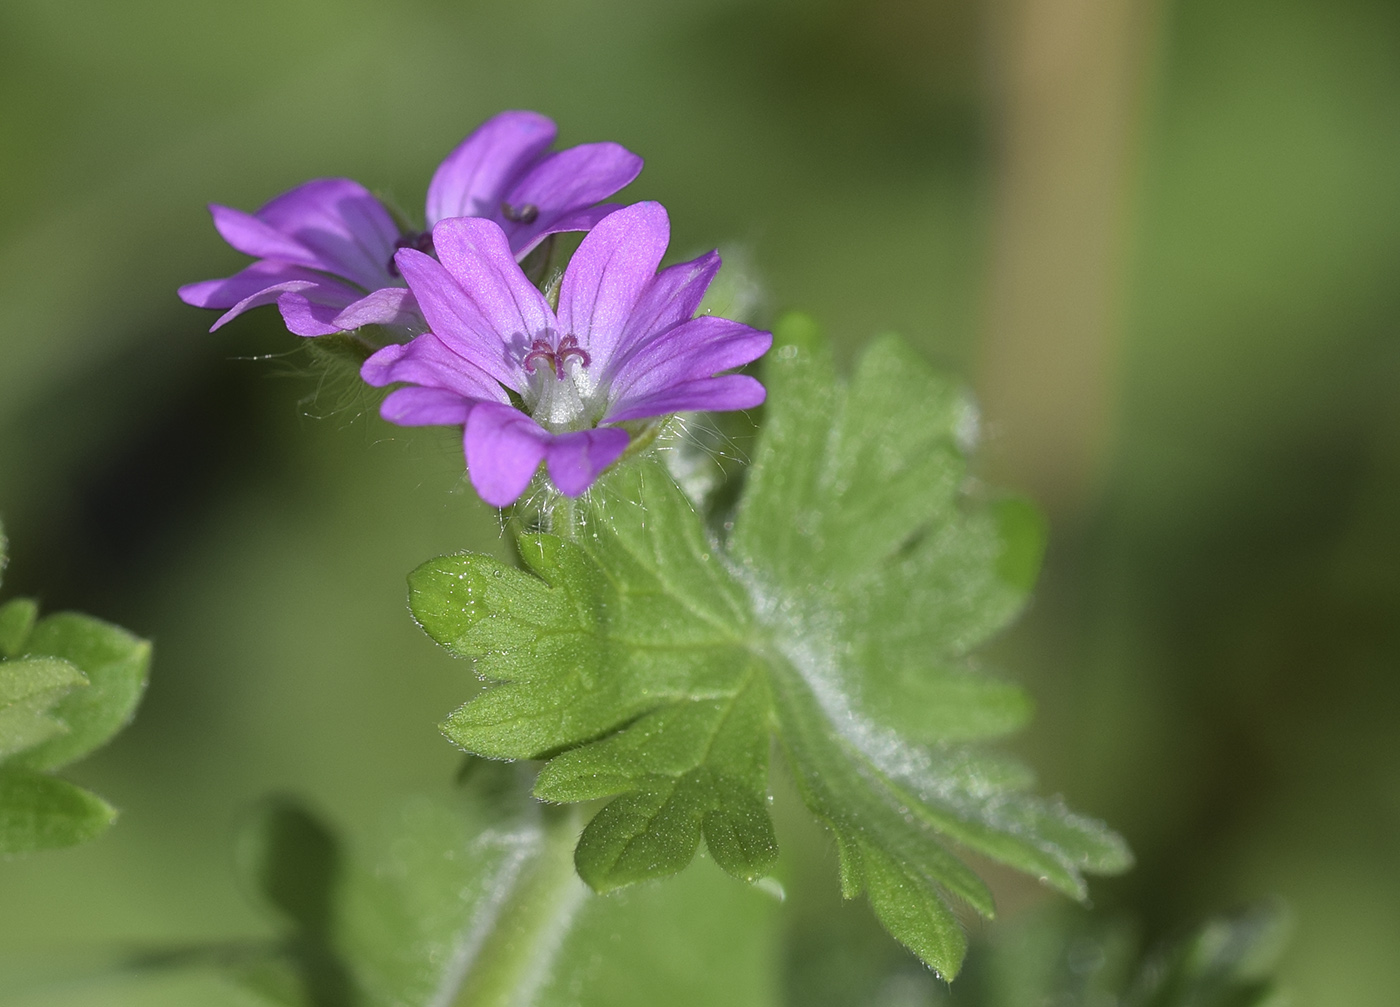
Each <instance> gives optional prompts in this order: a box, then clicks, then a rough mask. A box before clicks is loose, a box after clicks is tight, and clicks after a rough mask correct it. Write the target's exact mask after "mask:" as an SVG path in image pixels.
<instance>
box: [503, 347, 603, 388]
mask: <svg viewBox="0 0 1400 1007" xmlns="http://www.w3.org/2000/svg"><path fill="white" fill-rule="evenodd" d="M570 357H578V361H579V364H580V365H581V366H583V367H587V366H588V365H589V364H591V363H593V358H592V357H590V356H589V355H588V351H587V350H585V349H584V348H583V347H582V346H580V345H579V344H578V337H577V336H565V337H564V338H563V339H561V340H559V345H558V346H551V345H550V344H549V340H547V339H536V340H535V341H534V342H533V343H531V344H530V352H529V353H527V354H525V359H524V360H523V361H521V366H522V367H524V368H525V369H526V370H527V371H529V372H530V373H531V374H534V373H535V370H536V366H535V365H536V364H538V363H539V362H540V361H541V360H543V361H544V362H545V363H546V364H548V365H549V366H550V368H551V369H552V370H553V371H554V376H555V377H557V378H558V379H559V380H560V381H563V380H564V376H565V374H564V365H565V364H567V363H568V362H569V358H570Z"/></svg>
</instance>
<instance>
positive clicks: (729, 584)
mask: <svg viewBox="0 0 1400 1007" xmlns="http://www.w3.org/2000/svg"><path fill="white" fill-rule="evenodd" d="M775 342H776V348H775V350H774V352H773V353H772V354H771V356H770V359H769V364H768V368H767V371H766V373H765V379H766V381H767V385H768V389H769V397H768V401H767V404H766V406H765V420H764V425H763V428H762V430H761V433H760V440H759V445H758V449H757V451H756V455H755V460H754V463H753V465H752V467H751V468H750V470H749V472H748V474H747V481H746V485H745V489H744V492H743V495H742V497H741V498H740V500H739V502H738V506H737V509H736V511H735V513H734V517H733V521H732V523H731V524H730V525H729V526H728V527H731V528H732V532H731V534H730V536H729V539H728V542H727V544H726V545H725V546H724V547H721V546H720V545H719V544H718V543H716V542H715V541H713V540H712V539H711V538H710V537H709V535H708V533H707V530H706V526H705V524H704V522H703V521H702V520H701V519H700V517H699V516H698V515H697V514H696V512H695V510H694V508H693V507H692V505H691V504H690V502H689V501H688V500H687V498H686V497H685V495H684V494H683V493H682V492H681V491H680V489H679V488H678V487H677V486H676V484H675V482H674V481H673V480H672V479H671V477H670V476H669V475H668V473H667V471H666V469H665V468H664V467H663V466H662V465H661V464H660V463H659V462H657V461H655V460H645V459H642V460H637V461H633V462H629V463H626V464H622V465H618V466H617V467H615V468H614V469H613V470H612V471H611V472H609V473H608V474H607V475H605V476H604V478H603V479H601V480H599V482H598V483H597V484H596V485H595V486H594V488H593V489H592V491H591V492H590V493H589V495H588V496H587V497H586V498H585V499H584V501H583V504H582V506H576V507H575V509H574V511H573V513H574V515H575V518H574V523H575V527H574V529H572V530H571V536H570V538H569V539H567V540H566V539H563V538H560V537H558V536H555V535H550V534H525V535H522V536H521V537H520V538H519V541H518V546H519V551H520V555H521V558H522V559H523V561H524V564H525V566H526V570H525V571H517V570H513V569H511V568H509V567H507V566H505V565H504V564H501V563H499V562H497V561H495V560H493V559H490V558H487V557H482V556H471V555H459V556H449V557H444V558H442V559H438V560H434V561H432V562H430V563H428V564H425V565H424V566H423V567H421V568H419V570H417V571H415V573H414V574H413V575H412V577H411V578H410V604H411V607H412V609H413V612H414V615H415V616H416V617H417V619H418V620H419V622H420V623H421V624H422V626H423V627H424V629H425V630H426V631H427V632H428V633H429V634H430V635H431V636H432V637H433V638H434V639H436V640H438V641H439V642H440V643H442V644H443V645H444V646H446V647H448V648H449V649H451V650H452V651H453V652H454V653H456V654H458V655H460V656H463V657H467V658H472V659H474V660H475V661H476V667H477V671H478V673H479V674H480V675H481V676H482V677H483V678H484V679H486V680H487V682H488V683H489V684H488V687H487V688H486V689H484V690H483V691H482V692H481V693H479V694H478V695H477V696H476V697H475V698H474V699H472V700H471V701H470V702H468V703H467V704H466V705H464V706H463V707H461V708H460V709H458V710H457V711H456V712H454V713H453V714H452V715H451V716H450V717H449V718H448V720H447V722H446V723H445V724H444V725H443V730H444V732H445V733H446V734H447V735H448V737H450V738H451V739H452V740H453V741H455V742H456V743H457V744H458V745H460V746H462V747H463V748H465V749H466V750H468V751H471V752H475V753H478V754H481V755H488V756H491V757H494V758H505V759H547V760H549V762H548V765H547V766H546V767H545V768H544V769H543V771H542V772H541V774H540V776H539V779H538V781H537V783H536V787H535V793H536V795H537V796H539V797H542V798H544V799H546V800H550V801H560V802H573V801H587V800H595V799H606V798H611V799H612V800H611V803H609V804H607V805H606V806H605V807H604V808H603V809H602V810H601V811H600V812H599V813H598V814H597V815H596V816H595V817H594V818H593V820H592V822H590V823H589V825H588V827H587V828H586V829H585V830H584V832H583V835H582V837H581V839H580V841H579V845H578V848H577V850H576V863H577V867H578V870H579V873H580V875H581V876H582V877H583V878H584V879H585V880H586V881H588V882H589V884H590V885H592V886H593V887H594V888H596V889H598V890H600V891H606V890H610V889H614V888H617V887H620V886H625V885H628V884H631V883H633V882H637V881H641V880H643V879H646V878H652V877H658V876H661V875H665V874H672V873H675V872H677V871H679V870H680V869H681V868H683V867H684V866H685V865H686V864H687V863H688V862H689V861H690V860H691V858H692V857H693V856H694V854H695V852H696V851H697V850H698V849H699V845H700V840H701V838H704V839H705V841H706V844H707V846H708V847H709V850H710V852H711V854H712V855H713V857H714V859H715V861H716V862H717V863H719V864H720V866H722V867H723V868H724V869H725V870H727V871H729V873H731V874H733V875H735V876H736V877H740V878H743V879H745V880H750V881H752V880H755V879H757V878H760V877H762V876H763V874H764V873H765V872H766V871H767V869H768V868H769V866H770V865H771V864H772V862H773V858H774V856H775V855H776V849H777V847H776V843H775V842H774V840H773V829H772V823H771V820H770V818H769V815H768V810H767V806H766V796H767V794H766V789H767V788H766V777H767V757H768V751H769V747H770V744H771V741H772V740H773V739H774V738H776V740H777V742H778V748H779V750H781V751H782V752H783V754H784V756H785V757H786V759H787V761H788V763H789V765H790V766H791V769H792V772H793V776H794V778H795V780H796V782H797V786H798V789H799V791H800V792H801V794H802V796H803V798H804V800H805V801H806V803H807V805H808V806H809V807H810V809H811V810H812V811H813V812H814V813H815V814H816V815H817V816H818V817H820V818H821V819H822V820H823V821H824V822H826V823H827V824H828V825H829V826H830V828H831V829H832V831H833V832H834V834H835V836H836V842H837V848H838V851H839V855H840V863H841V881H842V890H843V892H845V893H846V894H847V895H849V896H854V895H855V894H858V893H859V892H861V891H865V892H866V893H867V894H868V896H869V898H870V901H871V904H872V906H873V907H874V908H875V911H876V913H877V915H878V916H879V917H880V918H881V920H882V921H883V922H884V924H885V926H886V927H887V928H888V929H889V930H890V932H891V933H892V934H894V935H895V936H896V937H897V938H899V939H900V940H902V941H903V942H905V943H906V944H907V945H908V946H909V947H910V948H912V949H913V950H914V951H915V952H916V953H917V954H919V955H920V956H921V957H923V959H924V961H925V962H927V963H928V964H929V965H930V966H932V967H933V968H935V969H937V970H938V971H939V972H940V973H942V974H943V975H945V976H948V977H951V976H952V975H953V974H955V973H956V971H957V969H958V967H959V964H960V962H961V958H962V955H963V952H964V949H965V941H964V938H963V936H962V932H961V930H960V928H959V926H958V924H957V920H956V917H955V915H954V913H953V911H952V908H951V906H952V904H953V903H955V902H960V903H963V904H965V905H967V906H969V907H971V908H972V909H974V910H976V911H977V912H978V913H981V914H982V915H984V916H990V915H992V913H993V909H994V907H993V905H992V898H991V894H990V892H989V891H988V889H987V886H986V885H985V884H984V883H983V882H982V881H981V879H980V878H978V876H977V874H976V873H975V872H974V871H973V870H972V869H971V868H970V867H968V866H967V865H966V864H965V863H964V862H963V860H962V859H961V856H960V854H961V853H962V851H964V850H968V851H972V852H975V853H978V854H980V855H982V856H985V857H989V858H991V859H993V860H997V861H1000V862H1002V863H1004V864H1007V865H1010V866H1012V867H1015V868H1017V869H1020V870H1023V871H1026V872H1028V873H1031V874H1032V875H1034V876H1036V877H1039V878H1041V879H1042V880H1044V881H1045V882H1046V883H1047V884H1049V885H1052V886H1053V887H1055V888H1058V889H1060V890H1061V891H1064V892H1066V893H1067V894H1069V895H1071V896H1074V897H1076V898H1083V897H1084V894H1085V883H1084V877H1083V875H1084V874H1086V873H1109V872H1114V871H1118V870H1122V869H1124V868H1125V867H1126V866H1127V865H1128V863H1129V860H1130V858H1129V855H1128V853H1127V848H1126V847H1125V846H1124V844H1123V842H1122V840H1121V839H1119V838H1118V837H1117V836H1116V835H1114V834H1113V833H1112V832H1110V831H1109V830H1108V829H1107V828H1106V827H1104V826H1103V825H1102V824H1101V823H1099V822H1095V821H1092V820H1090V819H1087V818H1083V817H1081V816H1078V815H1075V814H1073V813H1071V812H1070V811H1068V810H1067V809H1066V808H1065V807H1064V806H1063V804H1062V803H1060V802H1059V801H1058V800H1045V799H1042V798H1038V797H1035V796H1033V795H1031V794H1029V793H1027V790H1028V788H1029V785H1030V782H1031V781H1030V778H1029V775H1030V774H1029V773H1028V772H1027V771H1026V770H1025V769H1024V768H1023V767H1021V766H1019V765H1018V764H1016V763H1014V762H1013V761H1011V760H1008V759H1006V758H1004V757H1001V756H997V755H994V754H992V753H989V752H987V751H986V750H985V749H983V748H981V747H974V746H973V745H972V744H971V743H972V742H982V741H984V740H986V739H989V738H992V737H995V736H998V735H1002V734H1005V733H1007V732H1008V731H1011V730H1014V729H1015V728H1017V727H1019V726H1020V725H1021V724H1022V723H1024V721H1025V720H1026V718H1027V717H1028V716H1029V713H1030V702H1029V700H1028V699H1027V698H1026V697H1025V695H1024V694H1023V693H1022V692H1021V690H1019V689H1017V688H1016V687H1014V686H1011V685H1009V684H1006V683H1004V682H1000V681H997V680H996V679H993V678H990V677H988V676H986V675H985V674H984V673H983V672H982V671H981V669H979V668H978V667H977V666H976V664H975V663H974V662H973V660H972V658H971V653H972V651H973V650H974V649H975V648H976V647H978V646H979V645H981V644H982V643H984V642H985V641H986V640H987V639H988V638H990V637H991V636H993V635H994V634H995V633H997V632H999V631H1000V630H1001V629H1002V628H1004V627H1005V626H1006V625H1007V624H1008V623H1009V622H1010V620H1011V619H1013V618H1014V617H1015V616H1016V614H1017V613H1018V612H1019V611H1020V609H1021V608H1022V606H1023V605H1024V604H1025V600H1026V593H1027V591H1028V589H1029V587H1030V584H1031V582H1032V581H1033V579H1034V576H1035V572H1036V570H1037V569H1038V566H1039V562H1040V555H1041V552H1042V550H1043V547H1044V530H1045V529H1044V522H1043V521H1041V520H1040V518H1039V516H1038V515H1037V514H1036V513H1035V511H1034V510H1033V509H1032V508H1030V507H1029V506H1028V505H1025V504H1023V503H1021V502H1019V501H1015V500H1000V501H997V502H994V503H990V504H988V503H985V502H981V501H979V500H978V499H975V498H972V497H969V496H968V494H967V492H966V490H967V485H968V480H967V478H966V469H967V462H966V457H965V455H966V451H967V448H968V445H969V442H970V440H971V439H972V436H973V434H974V432H975V429H976V414H975V411H974V410H973V407H972V405H971V403H970V400H969V399H968V397H967V395H966V394H964V393H963V391H962V390H961V389H960V388H958V387H957V386H956V385H955V384H954V383H952V382H949V381H947V380H946V379H944V378H942V377H940V376H939V375H937V374H935V373H934V372H933V371H932V370H930V369H929V368H928V367H927V366H926V365H925V364H924V363H923V362H922V361H921V360H920V359H919V358H918V357H917V355H915V354H914V353H913V352H912V351H911V350H910V349H909V348H908V347H907V346H905V345H904V344H903V343H902V342H900V341H899V340H898V339H895V338H893V337H888V338H885V339H881V340H879V341H877V342H876V343H875V344H873V345H872V346H871V347H870V348H869V350H867V352H866V353H865V354H864V355H863V356H862V358H861V359H860V361H859V363H858V365H857V368H856V372H855V375H854V376H853V377H852V379H851V380H850V382H848V383H847V382H843V381H840V380H838V379H837V377H836V374H835V369H834V366H833V363H832V359H831V354H830V352H829V350H828V349H827V348H826V346H825V344H824V343H823V342H822V341H821V339H820V338H819V336H818V335H817V333H816V331H815V329H814V327H813V326H812V325H811V323H810V322H809V321H807V320H805V319H802V318H799V317H794V318H791V319H789V320H787V321H786V322H784V323H783V324H782V325H781V326H779V329H778V332H777V333H776V340H775Z"/></svg>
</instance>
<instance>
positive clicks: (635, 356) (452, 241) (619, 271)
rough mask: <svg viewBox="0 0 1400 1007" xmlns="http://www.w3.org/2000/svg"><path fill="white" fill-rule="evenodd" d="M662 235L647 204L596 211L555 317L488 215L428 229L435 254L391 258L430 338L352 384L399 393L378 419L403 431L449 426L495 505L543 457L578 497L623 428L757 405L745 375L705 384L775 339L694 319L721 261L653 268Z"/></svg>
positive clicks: (403, 348)
mask: <svg viewBox="0 0 1400 1007" xmlns="http://www.w3.org/2000/svg"><path fill="white" fill-rule="evenodd" d="M670 230H671V226H670V221H669V220H668V219H667V217H666V211H665V209H664V208H663V207H662V206H661V204H660V203H636V204H634V205H632V206H628V207H626V208H624V209H621V210H618V211H616V212H615V213H612V214H610V215H609V216H608V217H606V218H604V219H603V221H602V222H600V223H599V224H598V225H597V226H596V227H595V228H594V229H593V230H592V231H591V232H589V234H588V236H587V237H586V238H584V239H583V242H582V243H581V244H580V245H579V247H578V251H577V252H575V253H574V256H573V258H572V259H571V260H570V262H569V265H568V268H567V269H566V270H565V271H564V276H563V280H562V282H561V284H560V287H559V306H558V310H557V311H554V310H551V309H550V306H549V303H548V302H547V301H546V300H545V298H544V296H543V295H542V294H541V293H540V292H539V290H537V289H536V288H535V286H534V285H533V284H532V283H531V282H530V281H529V279H527V278H526V276H525V274H524V273H523V272H521V270H520V267H519V266H518V265H517V264H516V262H515V258H514V257H513V255H512V253H511V246H510V242H509V239H508V238H507V236H506V234H505V232H503V231H502V230H501V228H500V226H499V225H498V224H497V223H496V222H495V221H491V220H482V219H474V218H457V219H452V220H444V221H442V222H441V223H439V224H438V225H437V227H435V228H434V229H433V245H434V246H435V247H436V249H437V254H438V259H434V258H432V257H431V256H428V255H424V254H423V253H422V252H418V251H415V250H413V249H404V250H402V251H400V252H399V253H398V254H397V255H396V256H395V259H394V261H395V262H397V263H398V267H399V269H400V270H401V271H402V272H403V275H404V277H405V278H406V279H407V280H408V285H409V288H410V289H411V290H412V291H413V293H414V295H415V296H416V297H417V298H418V303H419V304H420V305H422V308H423V314H424V315H425V316H426V317H427V320H428V326H429V329H430V331H429V332H428V333H426V334H425V335H421V336H419V337H418V338H417V339H414V340H413V341H412V342H410V343H407V344H404V345H397V344H396V345H392V346H386V347H384V349H382V350H380V351H379V352H377V353H376V354H374V356H372V357H370V358H369V360H367V361H365V365H364V367H363V368H362V369H361V371H360V375H361V376H362V377H363V378H364V379H365V380H366V381H367V382H369V383H370V384H371V385H380V386H382V385H387V384H391V383H393V382H399V381H401V382H406V383H407V384H408V387H407V388H400V389H398V390H396V391H394V392H391V393H390V394H389V396H388V397H387V398H386V399H385V400H384V405H383V407H382V408H381V410H380V412H381V414H382V415H383V416H384V418H385V419H386V420H389V421H390V422H391V423H398V424H400V425H402V426H428V425H435V424H450V425H458V424H460V425H463V426H464V427H465V430H464V437H463V442H464V448H465V451H466V456H467V473H468V474H469V475H470V476H471V480H472V485H473V486H475V487H476V491H477V492H478V493H479V494H480V495H481V498H482V499H483V500H485V501H486V502H487V503H489V504H491V505H493V506H496V507H504V506H506V505H507V504H510V503H513V502H514V501H515V500H516V499H517V498H518V497H519V496H520V494H521V493H523V492H524V491H525V488H526V486H528V485H529V483H530V480H531V478H532V477H533V476H534V473H535V470H536V469H537V468H539V465H540V462H541V461H544V462H546V464H547V467H548V471H549V477H550V478H551V479H552V480H553V481H554V484H555V485H556V486H557V487H559V489H560V490H561V491H563V492H564V493H565V494H567V495H569V496H578V495H579V494H580V493H582V492H583V491H584V490H586V489H588V487H589V486H590V485H592V483H593V481H594V480H595V479H597V478H598V475H599V474H600V473H601V472H602V471H603V470H604V469H605V468H607V467H608V466H609V465H611V464H612V463H613V462H615V461H616V460H617V459H618V457H619V456H620V455H621V454H622V452H623V451H624V450H626V448H627V444H628V441H629V434H628V432H627V430H626V429H624V428H623V427H622V426H621V424H625V423H627V422H628V421H631V420H641V419H646V418H648V417H656V416H665V415H668V414H670V413H674V412H680V411H683V410H692V409H695V410H698V409H705V410H726V409H747V408H750V407H752V406H756V405H758V404H759V403H760V402H762V401H763V398H764V394H765V393H764V390H763V386H762V385H761V384H759V383H758V382H757V381H756V380H754V379H753V378H751V377H747V376H745V375H742V374H724V375H719V376H716V375H717V372H719V371H726V370H729V369H730V368H733V367H739V366H742V365H743V364H747V363H749V362H750V361H752V360H756V359H757V358H758V357H760V356H762V355H763V354H764V352H766V351H767V349H768V347H769V345H770V344H771V343H772V341H773V337H772V336H771V335H770V334H769V333H767V332H761V331H759V330H757V329H753V328H750V327H749V326H747V325H741V324H740V323H738V322H731V321H729V320H727V319H724V318H716V317H713V316H709V315H702V316H700V317H699V318H694V317H692V316H693V315H694V314H695V310H696V308H697V307H698V306H699V304H700V299H701V298H702V297H703V296H704V294H705V289H706V288H707V287H708V286H709V285H710V281H711V280H713V279H714V277H715V273H716V272H718V271H719V254H718V253H717V252H710V253H708V254H706V255H702V256H700V257H699V258H698V259H692V260H691V261H690V262H682V263H680V264H679V265H675V266H670V267H668V268H667V269H664V270H662V271H661V272H660V273H658V272H657V271H656V269H657V266H658V265H659V264H660V262H661V256H662V255H663V254H665V251H666V245H667V242H668V241H669V240H670ZM439 259H440V260H441V261H438V260H439Z"/></svg>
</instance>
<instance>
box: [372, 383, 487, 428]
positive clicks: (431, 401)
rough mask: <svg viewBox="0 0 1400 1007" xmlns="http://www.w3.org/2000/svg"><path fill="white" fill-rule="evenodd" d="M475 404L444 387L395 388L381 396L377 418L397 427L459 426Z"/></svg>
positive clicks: (471, 400)
mask: <svg viewBox="0 0 1400 1007" xmlns="http://www.w3.org/2000/svg"><path fill="white" fill-rule="evenodd" d="M477 404H478V400H476V399H470V398H463V397H462V396H461V395H458V394H457V393H456V392H454V391H451V390H450V389H447V388H399V389H396V390H395V391H392V392H390V393H389V394H388V396H386V397H385V399H384V402H383V404H382V405H381V406H380V407H379V415H380V416H382V417H384V418H385V419H386V420H388V421H389V422H390V423H397V424H398V425H399V426H401V427H436V426H445V427H451V426H461V425H462V424H463V423H466V422H467V416H468V415H470V413H471V411H472V408H473V407H474V406H476V405H477Z"/></svg>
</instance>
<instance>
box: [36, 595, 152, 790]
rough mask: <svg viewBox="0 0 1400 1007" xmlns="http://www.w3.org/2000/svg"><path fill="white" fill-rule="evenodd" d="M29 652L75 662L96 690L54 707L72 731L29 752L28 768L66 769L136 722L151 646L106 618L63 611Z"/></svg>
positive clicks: (46, 623) (45, 622)
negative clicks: (71, 763) (132, 719)
mask: <svg viewBox="0 0 1400 1007" xmlns="http://www.w3.org/2000/svg"><path fill="white" fill-rule="evenodd" d="M27 652H28V653H29V654H30V655H33V656H39V655H43V656H48V657H56V658H62V659H63V660H66V661H68V662H70V663H71V664H73V665H74V666H76V667H77V668H79V669H81V670H82V671H83V672H84V673H85V674H86V675H87V679H88V682H89V683H90V685H89V687H88V688H86V689H82V690H78V691H75V692H73V693H71V694H70V695H68V696H66V697H65V698H64V699H62V700H61V701H60V702H59V703H58V704H57V705H56V706H55V707H54V708H53V715H54V716H55V717H57V718H58V719H60V720H62V721H63V723H64V724H66V725H67V727H68V731H67V733H65V734H62V735H58V736H55V737H53V738H50V739H49V740H48V741H46V742H45V743H43V744H41V745H39V746H37V747H35V748H32V749H30V750H29V751H27V752H25V753H24V755H23V756H21V757H20V760H19V761H20V762H22V763H23V764H24V765H25V766H28V767H29V768H31V769H45V770H47V769H56V768H58V767H60V766H65V765H67V764H68V763H70V762H73V761H75V760H77V759H80V758H82V757H83V756H85V755H87V754H88V753H89V752H91V751H92V750H93V749H95V748H99V747H101V746H102V745H105V744H106V743H107V742H108V741H110V740H111V738H112V736H113V735H114V734H116V733H117V732H118V731H120V730H121V729H122V728H123V727H125V726H126V725H127V724H128V723H130V721H131V718H132V716H133V715H134V714H135V712H136V705H137V703H139V702H140V701H141V694H142V692H144V691H145V688H146V678H147V674H148V672H149V670H150V663H151V645H150V644H149V643H147V642H146V641H145V640H141V639H139V638H137V637H135V636H132V635H131V634H130V633H128V632H127V631H126V630H124V629H121V628H119V627H117V626H113V625H111V624H110V623H106V622H102V621H101V620H100V619H94V618H92V617H90V616H86V615H78V614H76V613H72V612H63V613H59V614H58V615H51V616H48V617H46V618H44V619H41V620H40V621H39V622H38V624H37V625H36V626H35V627H34V631H33V632H32V633H31V634H30V637H29V642H28V644H27Z"/></svg>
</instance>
